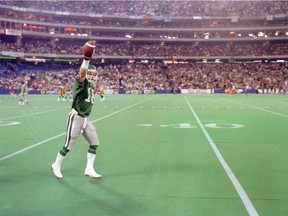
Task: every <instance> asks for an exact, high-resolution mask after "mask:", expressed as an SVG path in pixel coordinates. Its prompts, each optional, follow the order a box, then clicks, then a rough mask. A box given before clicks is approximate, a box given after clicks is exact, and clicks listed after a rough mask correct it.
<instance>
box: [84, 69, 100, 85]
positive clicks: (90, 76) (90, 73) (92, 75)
mask: <svg viewBox="0 0 288 216" xmlns="http://www.w3.org/2000/svg"><path fill="white" fill-rule="evenodd" d="M86 78H87V80H88V81H89V82H90V83H92V84H96V82H97V79H98V73H97V70H96V67H95V66H94V65H90V64H89V66H88V69H87V73H86Z"/></svg>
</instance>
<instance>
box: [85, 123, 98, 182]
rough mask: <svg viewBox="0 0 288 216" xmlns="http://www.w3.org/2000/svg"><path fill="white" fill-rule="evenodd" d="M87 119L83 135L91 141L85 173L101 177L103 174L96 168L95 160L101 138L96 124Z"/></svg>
mask: <svg viewBox="0 0 288 216" xmlns="http://www.w3.org/2000/svg"><path fill="white" fill-rule="evenodd" d="M87 121H88V122H87V126H86V128H85V130H84V131H83V136H84V137H85V139H86V140H87V142H88V143H89V149H88V152H87V165H86V168H85V172H84V174H85V175H86V176H90V177H93V178H101V177H102V176H101V175H100V174H98V173H97V172H95V170H94V161H95V158H96V150H97V147H98V145H99V139H98V136H97V133H96V129H95V127H94V125H93V124H92V122H91V121H90V120H89V119H87Z"/></svg>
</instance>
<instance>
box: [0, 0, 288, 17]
mask: <svg viewBox="0 0 288 216" xmlns="http://www.w3.org/2000/svg"><path fill="white" fill-rule="evenodd" d="M1 4H5V5H12V6H18V7H21V8H34V9H46V10H51V11H63V12H77V13H85V14H90V13H93V14H106V15H117V16H131V15H132V16H142V15H143V16H218V17H226V16H236V15H237V16H259V15H262V16H265V15H269V14H270V15H273V14H286V12H287V10H286V9H287V8H288V2H287V1H175V0H174V1H153V2H151V1H71V2H69V4H67V1H44V0H41V1H12V0H10V1H9V0H8V1H3V2H1Z"/></svg>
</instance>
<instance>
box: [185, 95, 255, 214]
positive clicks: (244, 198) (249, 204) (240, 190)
mask: <svg viewBox="0 0 288 216" xmlns="http://www.w3.org/2000/svg"><path fill="white" fill-rule="evenodd" d="M184 97H185V100H186V102H187V104H188V106H189V108H190V110H191V112H192V114H193V116H194V117H195V119H196V121H197V122H198V124H199V126H200V128H201V130H202V132H203V133H204V135H205V137H206V139H207V140H208V142H209V144H210V146H211V147H212V149H213V151H214V153H215V154H216V156H217V158H218V160H219V162H220V163H221V165H222V167H223V168H224V170H225V172H226V174H227V175H228V177H229V178H230V180H231V182H232V184H233V186H234V188H235V189H236V191H237V193H238V195H239V197H240V199H241V200H242V202H243V204H244V206H245V208H246V209H247V211H248V213H249V215H250V216H258V213H257V211H256V209H255V208H254V206H253V204H252V202H251V201H250V199H249V197H248V196H247V194H246V192H245V190H244V189H243V187H242V186H241V184H240V182H239V181H238V179H237V178H236V176H235V175H234V173H233V172H232V170H231V169H230V167H229V166H228V164H227V162H226V161H225V159H224V158H223V156H222V155H221V153H220V151H219V150H218V148H217V146H216V145H215V143H214V141H213V140H212V138H211V137H210V135H209V134H208V133H207V131H206V129H205V127H204V126H203V124H202V123H201V121H200V119H199V118H198V116H197V115H196V113H195V111H194V109H193V108H192V106H191V104H190V103H189V101H188V100H187V98H186V96H184Z"/></svg>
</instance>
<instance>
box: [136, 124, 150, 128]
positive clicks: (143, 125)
mask: <svg viewBox="0 0 288 216" xmlns="http://www.w3.org/2000/svg"><path fill="white" fill-rule="evenodd" d="M137 126H139V127H151V126H152V124H138V125H137Z"/></svg>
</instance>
